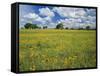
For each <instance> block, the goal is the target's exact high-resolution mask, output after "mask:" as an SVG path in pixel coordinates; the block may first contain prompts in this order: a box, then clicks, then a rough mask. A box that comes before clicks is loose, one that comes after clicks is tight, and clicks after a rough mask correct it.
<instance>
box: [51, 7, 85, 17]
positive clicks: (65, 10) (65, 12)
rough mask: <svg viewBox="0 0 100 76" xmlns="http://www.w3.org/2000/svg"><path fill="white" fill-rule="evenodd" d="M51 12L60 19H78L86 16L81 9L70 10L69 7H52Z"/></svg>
mask: <svg viewBox="0 0 100 76" xmlns="http://www.w3.org/2000/svg"><path fill="white" fill-rule="evenodd" d="M53 11H54V12H56V13H58V14H59V15H60V16H61V17H72V18H78V17H82V16H84V15H85V14H86V12H85V10H84V9H83V8H71V7H54V8H53Z"/></svg>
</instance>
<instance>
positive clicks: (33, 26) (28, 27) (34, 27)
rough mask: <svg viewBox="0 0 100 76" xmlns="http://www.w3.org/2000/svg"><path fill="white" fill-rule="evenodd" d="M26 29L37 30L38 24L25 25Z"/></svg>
mask: <svg viewBox="0 0 100 76" xmlns="http://www.w3.org/2000/svg"><path fill="white" fill-rule="evenodd" d="M24 27H25V29H36V28H38V26H37V25H36V24H31V23H26V24H25V25H24Z"/></svg>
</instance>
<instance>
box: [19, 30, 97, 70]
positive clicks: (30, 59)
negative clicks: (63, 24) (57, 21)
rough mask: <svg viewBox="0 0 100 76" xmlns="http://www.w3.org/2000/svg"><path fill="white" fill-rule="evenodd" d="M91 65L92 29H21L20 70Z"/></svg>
mask: <svg viewBox="0 0 100 76" xmlns="http://www.w3.org/2000/svg"><path fill="white" fill-rule="evenodd" d="M91 67H96V31H95V30H64V29H63V30H60V29H58V30H57V29H44V30H43V29H33V30H30V29H20V32H19V69H20V71H38V70H54V69H73V68H91Z"/></svg>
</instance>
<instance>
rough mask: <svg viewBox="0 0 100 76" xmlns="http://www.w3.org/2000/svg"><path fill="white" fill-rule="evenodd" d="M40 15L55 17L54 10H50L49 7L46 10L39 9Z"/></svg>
mask: <svg viewBox="0 0 100 76" xmlns="http://www.w3.org/2000/svg"><path fill="white" fill-rule="evenodd" d="M39 12H40V13H39V14H40V15H42V16H49V17H54V16H55V14H54V12H53V11H52V10H50V9H49V8H48V7H46V8H40V9H39Z"/></svg>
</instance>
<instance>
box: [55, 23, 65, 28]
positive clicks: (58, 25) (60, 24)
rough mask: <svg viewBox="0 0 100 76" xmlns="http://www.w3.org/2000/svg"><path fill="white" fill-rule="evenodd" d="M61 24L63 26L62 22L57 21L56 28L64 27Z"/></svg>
mask: <svg viewBox="0 0 100 76" xmlns="http://www.w3.org/2000/svg"><path fill="white" fill-rule="evenodd" d="M63 26H64V25H63V23H59V24H57V26H56V29H63V28H64V27H63Z"/></svg>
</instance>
